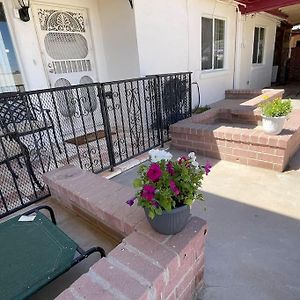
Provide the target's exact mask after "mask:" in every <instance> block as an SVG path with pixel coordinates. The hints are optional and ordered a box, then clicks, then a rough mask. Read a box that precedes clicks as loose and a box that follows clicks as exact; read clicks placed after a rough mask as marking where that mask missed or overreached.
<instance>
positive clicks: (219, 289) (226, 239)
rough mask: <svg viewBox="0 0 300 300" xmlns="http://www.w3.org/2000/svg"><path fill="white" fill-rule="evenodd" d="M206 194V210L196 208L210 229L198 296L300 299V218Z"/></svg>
mask: <svg viewBox="0 0 300 300" xmlns="http://www.w3.org/2000/svg"><path fill="white" fill-rule="evenodd" d="M253 197H255V195H253ZM205 199H206V202H205V203H206V206H207V210H206V211H203V207H201V204H199V203H195V204H194V207H193V209H192V213H193V214H194V215H197V216H200V217H202V218H203V219H206V220H207V222H208V228H209V229H208V236H207V242H206V249H205V253H206V254H205V257H206V259H205V286H204V288H203V289H202V291H201V292H200V294H199V295H198V297H197V299H198V300H200V299H201V300H202V299H203V300H206V299H207V300H208V299H209V300H212V299H217V300H221V299H224V300H229V299H230V300H238V299H243V300H247V299H249V300H250V299H251V300H252V299H256V300H258V299H259V300H260V299H261V300H264V299H266V300H267V299H272V300H277V299H278V300H282V299H291V300H294V299H295V300H296V299H299V295H300V281H299V278H300V269H299V265H300V254H299V251H298V249H299V247H300V239H299V233H300V221H299V220H297V219H293V218H289V217H286V216H283V215H280V214H276V213H272V212H270V211H267V210H263V209H260V208H257V207H254V206H249V205H245V204H242V203H239V202H236V201H234V200H232V199H228V198H224V197H220V196H217V195H214V194H211V193H205ZM202 206H203V205H202Z"/></svg>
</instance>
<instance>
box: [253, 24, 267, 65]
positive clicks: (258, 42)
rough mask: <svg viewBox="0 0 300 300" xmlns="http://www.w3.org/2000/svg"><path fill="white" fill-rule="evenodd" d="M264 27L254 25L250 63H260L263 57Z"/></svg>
mask: <svg viewBox="0 0 300 300" xmlns="http://www.w3.org/2000/svg"><path fill="white" fill-rule="evenodd" d="M264 45H265V28H263V27H255V29H254V41H253V55H252V63H253V64H261V63H262V62H263V58H264Z"/></svg>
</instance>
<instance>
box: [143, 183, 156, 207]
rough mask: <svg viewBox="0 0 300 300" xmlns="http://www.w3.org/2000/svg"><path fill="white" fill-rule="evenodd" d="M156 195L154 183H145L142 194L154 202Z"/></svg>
mask: <svg viewBox="0 0 300 300" xmlns="http://www.w3.org/2000/svg"><path fill="white" fill-rule="evenodd" d="M154 195H155V187H154V186H152V185H147V184H146V185H144V187H143V190H142V192H141V196H142V197H143V198H145V199H146V200H148V201H149V202H151V203H152V200H153V198H154Z"/></svg>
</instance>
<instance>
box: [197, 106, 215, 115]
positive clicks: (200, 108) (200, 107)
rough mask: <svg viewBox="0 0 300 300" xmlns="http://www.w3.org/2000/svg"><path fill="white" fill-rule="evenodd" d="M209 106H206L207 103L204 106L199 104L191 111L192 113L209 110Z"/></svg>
mask: <svg viewBox="0 0 300 300" xmlns="http://www.w3.org/2000/svg"><path fill="white" fill-rule="evenodd" d="M210 108H211V107H210V106H208V105H205V106H199V107H197V108H196V109H195V110H194V111H193V113H194V114H201V113H203V112H205V111H207V110H209V109H210Z"/></svg>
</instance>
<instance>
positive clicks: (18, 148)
mask: <svg viewBox="0 0 300 300" xmlns="http://www.w3.org/2000/svg"><path fill="white" fill-rule="evenodd" d="M21 158H23V159H24V163H25V166H26V169H27V172H28V175H29V176H30V178H31V179H32V181H33V182H34V183H35V184H36V185H37V186H38V187H39V189H40V190H43V189H44V187H43V185H42V184H41V183H40V182H39V180H38V179H37V177H36V175H35V173H34V171H33V168H32V165H31V161H30V156H29V151H28V149H27V147H26V146H25V145H24V144H23V143H22V142H21V141H20V139H19V137H18V136H17V134H14V133H9V134H8V133H3V132H1V131H0V165H3V164H5V165H6V167H7V169H8V170H9V172H10V173H11V175H12V178H13V180H14V181H16V180H17V179H18V175H17V174H16V172H15V171H14V169H13V167H12V162H13V161H14V160H17V161H18V163H19V166H20V167H21V168H22V167H23V164H22V162H21Z"/></svg>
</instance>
